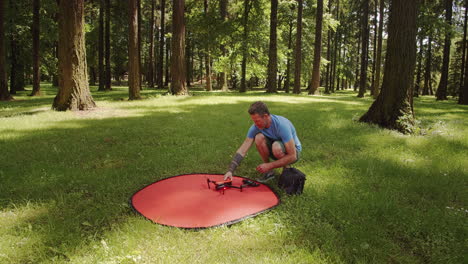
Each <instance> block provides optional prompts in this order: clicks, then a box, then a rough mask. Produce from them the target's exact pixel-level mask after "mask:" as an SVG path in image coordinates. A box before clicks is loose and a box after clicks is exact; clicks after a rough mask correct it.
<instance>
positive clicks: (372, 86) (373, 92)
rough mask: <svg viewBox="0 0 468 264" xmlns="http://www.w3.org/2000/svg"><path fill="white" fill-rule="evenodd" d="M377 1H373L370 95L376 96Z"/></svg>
mask: <svg viewBox="0 0 468 264" xmlns="http://www.w3.org/2000/svg"><path fill="white" fill-rule="evenodd" d="M376 1H377V0H376ZM377 31H378V29H377V2H375V3H374V41H373V48H372V50H373V55H372V78H371V80H372V82H371V95H372V97H374V98H376V97H375V96H374V94H375V93H376V90H377V87H376V85H375V70H376V69H375V68H376V67H377V65H376V63H377V60H376V57H377V35H378V34H377Z"/></svg>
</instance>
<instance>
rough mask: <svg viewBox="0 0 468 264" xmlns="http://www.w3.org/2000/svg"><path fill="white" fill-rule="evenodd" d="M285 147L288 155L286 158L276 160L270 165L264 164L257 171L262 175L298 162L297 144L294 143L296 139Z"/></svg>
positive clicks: (285, 144)
mask: <svg viewBox="0 0 468 264" xmlns="http://www.w3.org/2000/svg"><path fill="white" fill-rule="evenodd" d="M284 147H285V148H286V155H285V156H284V157H282V158H281V159H279V160H275V161H272V162H269V163H262V164H260V165H258V167H257V171H259V172H260V173H265V172H267V171H270V170H272V169H274V168H280V167H284V166H287V165H289V164H291V163H293V162H294V161H296V159H297V154H296V144H295V142H294V139H292V138H291V140H289V141H288V142H286V143H284Z"/></svg>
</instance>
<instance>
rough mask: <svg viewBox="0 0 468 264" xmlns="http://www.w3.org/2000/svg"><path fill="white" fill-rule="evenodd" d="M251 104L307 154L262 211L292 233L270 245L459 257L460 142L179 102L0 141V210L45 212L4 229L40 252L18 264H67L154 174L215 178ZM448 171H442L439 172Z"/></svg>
mask: <svg viewBox="0 0 468 264" xmlns="http://www.w3.org/2000/svg"><path fill="white" fill-rule="evenodd" d="M106 96H107V95H106V94H103V95H102V97H100V100H108V99H106V98H107V97H106ZM255 96H262V98H263V100H265V101H266V102H267V103H268V105H269V107H270V110H271V111H272V113H274V114H280V115H284V116H286V117H287V118H289V119H290V120H291V121H292V122H293V123H294V124H295V126H296V128H297V130H298V133H299V137H300V139H301V141H302V144H303V148H304V152H303V155H302V156H303V159H302V160H301V161H300V162H299V163H298V164H297V167H298V168H299V169H301V170H303V171H304V172H305V173H306V174H307V175H308V181H307V184H306V189H305V193H304V194H303V195H302V196H299V197H287V196H284V195H283V196H282V199H283V204H282V205H281V206H279V207H278V208H277V209H275V210H274V211H272V212H271V215H272V217H273V219H274V221H275V222H278V223H279V224H282V226H283V227H284V228H285V229H288V230H289V231H290V232H291V233H290V234H291V237H290V238H288V240H285V241H284V243H285V245H276V247H278V248H281V246H286V245H287V243H289V244H294V245H295V246H297V247H299V248H303V249H305V250H306V251H313V250H316V249H319V250H321V251H322V252H323V254H324V255H325V256H330V257H331V258H335V259H332V260H331V261H332V262H333V261H356V262H359V261H364V262H373V261H378V262H380V261H383V262H393V261H396V262H408V261H416V262H438V261H455V262H457V261H458V260H461V258H462V257H463V253H462V252H463V250H462V248H461V247H462V245H463V237H466V229H463V219H464V218H463V215H462V216H460V215H456V214H450V213H447V211H446V208H445V207H444V206H451V207H453V206H455V207H457V206H458V207H460V206H466V202H467V201H466V197H465V196H463V195H462V194H463V190H464V189H465V188H466V176H467V174H466V169H464V168H466V167H464V165H466V162H465V161H464V159H463V154H464V155H465V156H466V151H465V149H464V148H465V147H466V145H465V144H464V143H463V142H459V141H456V140H455V141H453V140H447V139H445V138H442V137H438V138H436V139H435V140H423V142H421V143H420V144H418V145H417V146H416V147H414V146H413V145H412V144H410V143H411V141H412V140H413V139H412V138H411V137H406V136H399V135H397V134H394V133H387V132H386V131H384V130H381V129H378V128H372V127H369V126H367V125H364V124H359V123H355V122H353V121H351V119H352V118H353V117H355V116H356V115H360V114H362V113H363V111H365V110H366V108H367V107H368V104H366V103H362V102H361V103H357V104H348V103H347V100H348V99H345V101H344V102H342V101H340V99H333V100H328V99H326V98H325V99H323V100H322V98H320V100H317V99H316V98H311V97H301V96H288V97H287V99H288V100H290V101H291V102H284V99H285V97H284V96H283V97H277V96H266V97H264V94H263V93H261V94H258V95H257V94H253V95H252V94H249V95H248V96H245V97H244V96H241V97H239V98H236V99H231V98H228V100H224V101H222V102H220V103H216V102H210V99H211V97H208V98H207V99H206V100H207V101H206V102H205V101H201V102H200V98H202V97H198V96H193V97H184V98H181V99H177V100H178V103H179V104H178V105H176V106H173V107H170V108H165V107H166V106H158V105H157V103H156V105H155V106H147V105H135V106H129V107H125V108H126V109H128V110H129V111H136V110H138V113H137V114H134V115H132V114H131V116H126V117H113V118H107V119H100V120H96V119H86V117H85V118H83V119H79V118H76V119H74V120H69V121H60V123H59V124H58V125H59V127H63V128H53V129H44V130H39V131H35V132H34V133H31V132H27V133H23V134H21V135H20V136H18V137H16V138H12V139H10V140H8V141H0V146H1V149H2V150H5V151H4V153H3V154H4V155H5V156H6V157H11V158H9V159H8V160H2V163H1V164H0V165H1V166H0V182H1V183H2V184H1V186H0V208H2V211H5V212H7V211H12V212H15V210H17V209H18V208H21V207H24V206H25V205H26V204H28V203H33V204H37V205H38V206H40V205H43V206H45V207H46V208H47V213H41V212H42V211H40V212H39V213H38V214H37V215H34V213H32V215H31V217H29V218H27V219H26V220H24V221H23V222H18V223H17V224H16V225H13V226H12V227H11V228H9V229H8V230H7V231H6V233H8V234H9V235H10V236H22V235H25V234H24V232H26V231H18V230H23V228H24V227H27V226H28V225H31V226H33V227H34V228H33V230H32V231H30V232H33V233H35V235H36V236H37V237H38V240H39V241H37V243H38V245H39V246H38V247H35V246H30V248H26V246H22V245H21V244H17V245H16V246H17V250H18V251H22V252H23V253H22V255H21V256H20V257H19V258H20V259H15V261H17V262H41V261H44V260H45V259H50V258H58V259H62V260H68V259H71V258H73V257H74V256H75V254H78V253H76V252H80V251H81V250H80V249H81V248H87V247H88V246H89V243H90V242H92V241H96V240H97V241H99V240H100V239H101V238H102V237H103V236H104V235H105V234H106V233H107V232H110V231H111V230H113V229H114V228H115V227H116V226H117V227H118V226H119V225H121V224H123V223H125V222H126V221H128V219H129V218H135V217H137V218H138V216H136V215H134V214H133V212H132V211H131V209H130V208H129V207H128V204H127V201H128V199H129V198H130V196H131V195H132V194H133V193H134V192H135V191H136V190H138V189H140V188H141V187H143V186H145V185H147V184H149V183H151V182H154V181H156V180H158V179H162V178H166V177H169V176H173V175H178V174H183V173H191V172H206V173H224V171H225V169H226V166H227V164H228V163H229V161H230V159H231V156H232V154H233V153H234V152H235V150H236V149H237V147H238V146H239V144H240V143H241V142H242V141H243V139H244V138H245V134H246V132H247V129H248V127H249V126H250V125H251V121H250V120H249V118H248V115H247V113H246V111H247V108H248V106H249V105H250V103H251V102H252V101H254V100H257V98H256V97H255ZM294 99H297V100H296V101H294ZM39 100H42V99H39ZM203 100H204V98H203ZM335 100H337V101H335ZM353 102H355V101H353ZM448 107H449V108H451V109H452V108H453V109H457V107H454V106H453V105H449V106H448ZM465 116H466V114H465ZM19 132H20V131H18V133H19ZM408 142H410V143H408ZM427 149H429V150H431V151H427ZM448 153H450V154H451V153H455V154H457V155H462V157H460V156H456V157H455V156H449V155H447V154H448ZM405 155H408V157H406V156H405ZM441 158H444V159H445V161H439V160H440V159H441ZM258 163H260V159H259V158H258V155H257V154H256V153H255V150H252V151H251V152H250V155H249V158H247V159H246V160H245V161H244V162H243V164H242V166H241V167H240V168H239V170H238V172H237V174H238V175H242V176H246V177H251V178H254V177H256V176H257V175H256V173H255V171H254V170H253V168H255V167H256V165H257V164H258ZM448 164H450V165H448ZM444 173H446V174H448V175H449V176H448V177H441V175H443V174H444ZM460 182H462V184H460ZM262 219H264V218H262V216H260V217H259V218H258V220H257V219H256V220H255V221H262ZM236 230H239V227H235V226H234V227H233V228H232V229H231V230H230V231H223V229H220V231H219V232H235V231H236ZM262 231H263V232H267V231H266V230H262ZM22 232H23V233H22ZM195 242H196V241H195ZM161 243H163V242H161ZM41 249H42V250H41ZM37 250H40V252H37ZM89 250H92V249H89ZM24 252H29V254H27V253H24Z"/></svg>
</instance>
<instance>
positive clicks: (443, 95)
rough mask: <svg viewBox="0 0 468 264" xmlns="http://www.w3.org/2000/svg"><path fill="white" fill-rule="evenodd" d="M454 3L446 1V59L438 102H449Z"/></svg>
mask: <svg viewBox="0 0 468 264" xmlns="http://www.w3.org/2000/svg"><path fill="white" fill-rule="evenodd" d="M452 2H453V0H445V2H444V3H445V22H446V23H447V24H448V28H446V29H445V42H444V58H443V61H442V75H441V77H440V82H439V87H437V92H436V98H437V100H447V82H448V74H449V72H448V71H449V62H450V44H451V42H452V37H451V35H452V34H451V30H452V28H451V26H452Z"/></svg>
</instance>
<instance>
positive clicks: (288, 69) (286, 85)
mask: <svg viewBox="0 0 468 264" xmlns="http://www.w3.org/2000/svg"><path fill="white" fill-rule="evenodd" d="M299 1H302V0H299ZM293 26H294V23H293V22H289V32H288V50H287V52H286V57H287V58H286V78H285V79H284V91H285V92H286V93H289V88H290V86H291V48H292V32H293ZM279 88H280V86H278V89H279Z"/></svg>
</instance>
